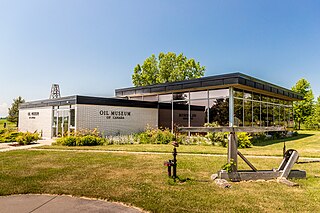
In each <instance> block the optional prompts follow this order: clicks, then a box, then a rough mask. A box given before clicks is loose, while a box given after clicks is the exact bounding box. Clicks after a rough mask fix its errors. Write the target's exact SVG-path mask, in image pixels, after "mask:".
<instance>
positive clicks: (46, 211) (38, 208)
mask: <svg viewBox="0 0 320 213" xmlns="http://www.w3.org/2000/svg"><path fill="white" fill-rule="evenodd" d="M31 212H32V213H42V212H43V213H51V212H55V213H60V212H68V213H81V212H110V213H113V212H114V213H118V212H119V213H121V212H126V213H138V212H142V211H141V210H140V209H138V208H134V207H128V206H125V205H122V204H120V203H113V202H107V201H103V200H94V199H86V198H75V197H71V196H57V195H11V196H5V197H0V213H31Z"/></svg>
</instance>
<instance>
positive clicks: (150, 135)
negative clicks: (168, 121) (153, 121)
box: [134, 128, 175, 144]
mask: <svg viewBox="0 0 320 213" xmlns="http://www.w3.org/2000/svg"><path fill="white" fill-rule="evenodd" d="M134 140H135V141H136V142H137V143H142V144H147V143H151V144H168V143H170V142H171V141H173V140H175V135H174V134H172V133H171V131H170V130H169V129H164V130H161V129H152V128H147V129H146V131H145V132H141V133H138V134H135V136H134Z"/></svg>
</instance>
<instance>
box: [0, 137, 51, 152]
mask: <svg viewBox="0 0 320 213" xmlns="http://www.w3.org/2000/svg"><path fill="white" fill-rule="evenodd" d="M53 142H54V140H52V139H48V140H38V141H37V142H36V143H33V144H30V145H22V146H18V143H17V142H11V143H0V152H7V151H12V150H21V149H31V148H36V147H39V146H43V145H51V144H52V143H53Z"/></svg>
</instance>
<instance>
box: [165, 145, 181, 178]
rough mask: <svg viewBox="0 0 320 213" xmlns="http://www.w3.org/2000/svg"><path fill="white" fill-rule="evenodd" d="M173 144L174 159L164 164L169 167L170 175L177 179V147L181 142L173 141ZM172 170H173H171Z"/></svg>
mask: <svg viewBox="0 0 320 213" xmlns="http://www.w3.org/2000/svg"><path fill="white" fill-rule="evenodd" d="M172 145H173V152H172V155H173V160H169V161H165V162H164V165H165V166H167V167H168V176H169V177H171V178H173V180H174V181H175V180H176V178H177V177H178V176H177V147H179V144H178V143H177V142H176V141H173V142H172ZM171 171H172V172H171Z"/></svg>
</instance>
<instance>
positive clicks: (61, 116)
mask: <svg viewBox="0 0 320 213" xmlns="http://www.w3.org/2000/svg"><path fill="white" fill-rule="evenodd" d="M52 133H53V137H63V136H67V135H68V134H69V133H70V109H54V111H53V126H52Z"/></svg>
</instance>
